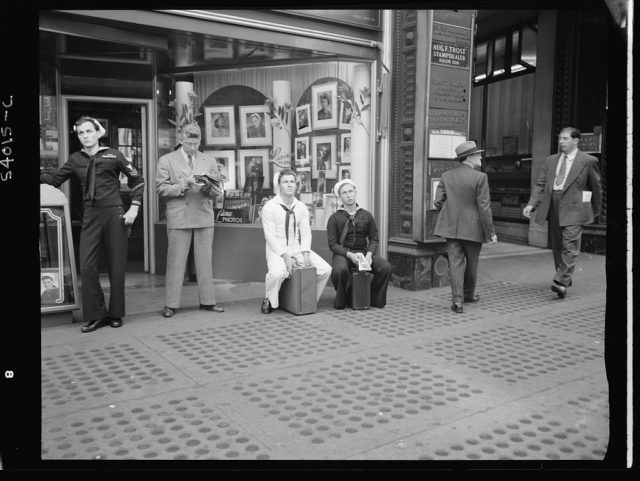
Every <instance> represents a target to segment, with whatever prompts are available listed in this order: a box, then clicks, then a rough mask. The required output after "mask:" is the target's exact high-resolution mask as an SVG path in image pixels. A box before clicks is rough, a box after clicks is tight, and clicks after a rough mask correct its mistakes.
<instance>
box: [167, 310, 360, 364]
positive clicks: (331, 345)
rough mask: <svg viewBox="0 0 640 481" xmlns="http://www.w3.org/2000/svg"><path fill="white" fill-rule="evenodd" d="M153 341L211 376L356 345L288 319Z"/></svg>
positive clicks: (339, 336)
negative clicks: (159, 342)
mask: <svg viewBox="0 0 640 481" xmlns="http://www.w3.org/2000/svg"><path fill="white" fill-rule="evenodd" d="M155 339H157V340H159V341H161V342H162V343H163V344H165V345H166V346H167V347H168V348H170V349H172V350H173V352H175V353H178V354H180V355H182V356H184V357H185V358H186V359H188V360H189V361H191V362H192V363H193V365H194V366H197V367H199V368H200V369H202V370H204V371H206V372H207V373H208V374H211V375H215V374H224V373H231V372H236V371H241V370H245V371H246V370H247V369H252V368H255V367H257V366H268V365H270V364H278V363H284V362H292V361H300V360H301V359H303V358H305V357H308V356H322V355H327V354H328V353H330V352H331V351H335V350H338V349H345V348H351V347H353V346H358V345H359V343H358V342H355V341H353V340H351V339H349V338H347V337H345V336H343V335H341V334H338V333H336V332H332V331H330V330H327V329H325V328H323V327H321V326H317V325H313V323H310V322H299V321H298V319H297V318H293V319H292V318H291V317H290V316H289V317H282V316H281V317H276V316H274V318H270V319H268V320H259V321H250V322H244V323H241V324H237V325H228V326H224V327H214V328H209V329H197V330H195V331H188V332H181V333H180V332H179V333H175V334H171V335H159V336H156V338H155Z"/></svg>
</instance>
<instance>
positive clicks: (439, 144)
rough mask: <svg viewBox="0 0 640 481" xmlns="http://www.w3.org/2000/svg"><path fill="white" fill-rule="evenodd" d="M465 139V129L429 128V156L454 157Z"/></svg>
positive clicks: (439, 157) (438, 157)
mask: <svg viewBox="0 0 640 481" xmlns="http://www.w3.org/2000/svg"><path fill="white" fill-rule="evenodd" d="M465 140H467V137H466V134H465V131H464V130H447V129H429V158H437V159H454V158H455V157H456V153H455V152H456V151H455V149H456V147H457V146H458V145H460V144H461V143H462V142H464V141H465Z"/></svg>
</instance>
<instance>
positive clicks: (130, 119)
mask: <svg viewBox="0 0 640 481" xmlns="http://www.w3.org/2000/svg"><path fill="white" fill-rule="evenodd" d="M123 100H124V99H121V100H120V101H117V102H115V101H104V100H102V99H96V100H93V99H68V102H66V104H65V108H66V125H67V139H66V140H67V155H69V154H71V153H73V152H76V151H78V150H80V149H81V148H82V145H81V144H80V141H79V140H78V137H77V135H76V133H75V132H74V131H73V125H74V123H75V121H76V120H77V119H78V118H80V117H82V116H89V117H93V118H95V119H97V120H98V121H99V122H100V124H101V125H102V126H103V127H104V129H105V131H106V133H105V135H104V136H103V137H102V138H101V139H100V144H101V145H105V146H107V147H111V148H114V149H117V150H119V151H120V152H122V153H123V154H124V156H125V157H126V158H127V159H129V160H130V161H131V163H132V164H133V166H134V167H135V168H136V170H138V171H139V172H142V175H143V177H144V179H145V183H146V184H147V185H148V182H149V179H148V174H147V170H148V169H147V159H146V157H147V154H146V153H147V151H148V149H147V146H146V145H145V144H146V141H145V139H146V135H145V128H146V125H147V123H146V115H147V107H146V105H145V104H140V103H127V102H125V101H123ZM145 191H147V186H145ZM120 195H121V197H122V201H123V204H124V206H125V208H129V206H130V205H131V197H130V194H129V188H128V186H127V178H126V176H124V175H121V178H120ZM68 198H69V207H70V209H69V210H70V214H71V227H72V236H73V243H74V252H75V253H76V265H79V261H78V256H79V252H80V248H79V243H80V230H81V227H82V215H83V212H84V208H83V204H82V188H81V185H80V181H79V180H78V179H76V178H75V177H72V178H71V180H70V182H69V192H68ZM145 201H146V195H145V198H144V200H143V207H142V208H140V210H139V211H138V216H137V217H136V220H135V222H134V224H133V226H132V228H131V234H130V236H129V243H128V251H127V272H145V271H149V266H148V252H147V247H146V246H147V245H148V243H147V238H148V236H147V227H146V225H147V219H146V218H145V217H146V215H147V211H148V209H146V208H144V204H145ZM98 269H99V272H100V273H106V272H108V268H107V263H106V257H105V255H104V253H102V254H101V256H100V261H99V263H98Z"/></svg>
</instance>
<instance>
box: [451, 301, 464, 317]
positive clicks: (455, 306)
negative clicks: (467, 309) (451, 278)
mask: <svg viewBox="0 0 640 481" xmlns="http://www.w3.org/2000/svg"><path fill="white" fill-rule="evenodd" d="M451 310H452V311H453V312H456V313H458V314H462V303H460V302H454V303H453V304H451Z"/></svg>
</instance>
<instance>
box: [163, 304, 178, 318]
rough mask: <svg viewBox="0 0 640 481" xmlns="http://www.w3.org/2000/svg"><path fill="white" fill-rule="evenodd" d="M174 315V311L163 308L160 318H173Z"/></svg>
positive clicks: (169, 308)
mask: <svg viewBox="0 0 640 481" xmlns="http://www.w3.org/2000/svg"><path fill="white" fill-rule="evenodd" d="M175 313H176V310H175V309H172V308H171V307H167V306H164V309H162V317H173V315H174V314H175Z"/></svg>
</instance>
